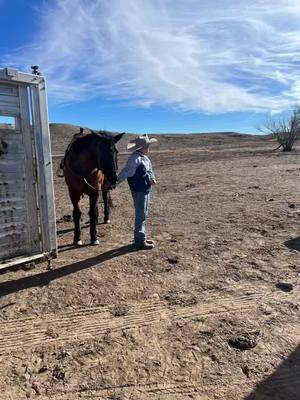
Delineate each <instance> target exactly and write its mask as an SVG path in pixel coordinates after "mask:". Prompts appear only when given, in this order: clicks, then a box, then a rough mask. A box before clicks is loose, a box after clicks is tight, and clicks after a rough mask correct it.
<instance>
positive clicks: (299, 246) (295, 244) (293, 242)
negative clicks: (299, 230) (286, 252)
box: [284, 236, 300, 251]
mask: <svg viewBox="0 0 300 400" xmlns="http://www.w3.org/2000/svg"><path fill="white" fill-rule="evenodd" d="M284 244H285V246H286V247H287V248H288V249H291V250H297V251H300V236H298V237H296V238H294V239H290V240H287V241H286V242H284Z"/></svg>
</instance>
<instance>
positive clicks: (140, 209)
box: [117, 134, 157, 250]
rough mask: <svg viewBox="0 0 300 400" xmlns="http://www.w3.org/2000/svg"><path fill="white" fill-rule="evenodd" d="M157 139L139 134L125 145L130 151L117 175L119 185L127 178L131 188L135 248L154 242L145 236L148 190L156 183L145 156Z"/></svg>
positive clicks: (144, 246)
mask: <svg viewBox="0 0 300 400" xmlns="http://www.w3.org/2000/svg"><path fill="white" fill-rule="evenodd" d="M155 142H157V139H154V138H151V139H150V138H149V137H148V135H146V134H145V135H141V136H138V137H137V138H135V139H134V140H132V141H131V142H129V143H128V145H127V150H130V151H132V154H131V155H130V156H129V158H128V160H127V163H126V165H125V167H124V168H123V169H122V171H121V172H120V174H119V176H118V183H117V185H120V183H122V182H123V181H124V180H125V179H127V181H128V184H129V188H130V190H131V194H132V198H133V205H134V209H135V224H134V246H135V248H136V249H137V250H151V249H153V247H154V242H153V241H152V240H149V239H147V237H146V219H147V216H148V211H149V202H150V192H151V190H152V186H154V185H156V179H155V176H154V172H153V169H152V164H151V161H150V159H149V157H148V156H147V154H148V152H149V146H150V145H151V144H152V143H155Z"/></svg>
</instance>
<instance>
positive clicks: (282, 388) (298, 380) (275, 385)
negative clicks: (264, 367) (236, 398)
mask: <svg viewBox="0 0 300 400" xmlns="http://www.w3.org/2000/svg"><path fill="white" fill-rule="evenodd" d="M299 399H300V345H298V346H297V347H296V349H295V350H294V351H293V352H292V353H291V354H290V356H289V357H288V358H287V359H286V360H284V361H283V362H282V363H281V364H280V365H279V366H278V368H277V369H276V371H275V372H274V373H273V374H272V375H270V376H268V377H267V378H266V379H265V380H264V381H263V382H261V383H259V384H258V385H257V387H256V388H255V390H254V391H253V392H252V393H251V394H250V395H249V396H248V397H246V398H245V399H244V400H299Z"/></svg>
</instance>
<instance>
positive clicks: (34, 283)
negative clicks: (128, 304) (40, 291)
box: [0, 245, 135, 297]
mask: <svg viewBox="0 0 300 400" xmlns="http://www.w3.org/2000/svg"><path fill="white" fill-rule="evenodd" d="M133 251H135V249H134V247H133V246H132V245H126V246H122V247H118V248H116V249H113V250H109V251H106V252H105V253H102V254H99V255H97V256H95V257H91V258H88V259H85V260H82V261H78V262H76V263H71V264H67V265H64V266H63V267H60V268H58V269H53V270H50V271H46V272H41V273H39V274H36V275H33V276H26V277H25V278H20V279H16V280H11V281H7V282H2V283H0V297H3V296H6V295H8V294H10V293H15V292H19V291H20V290H24V289H28V288H32V287H42V286H46V285H48V284H49V282H51V281H54V280H55V279H59V278H62V277H64V276H67V275H70V274H74V273H75V272H78V271H82V270H84V269H87V268H90V267H93V266H95V265H99V264H101V263H104V262H105V261H108V260H111V259H112V258H115V257H120V256H122V255H124V254H127V253H131V252H133Z"/></svg>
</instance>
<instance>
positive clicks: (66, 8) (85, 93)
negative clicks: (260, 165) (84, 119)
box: [5, 0, 300, 113]
mask: <svg viewBox="0 0 300 400" xmlns="http://www.w3.org/2000/svg"><path fill="white" fill-rule="evenodd" d="M41 14H42V15H41V23H40V32H38V33H37V34H36V41H35V43H29V44H27V46H26V48H24V49H21V50H19V51H17V52H16V53H14V54H8V55H6V56H5V63H6V64H10V65H12V64H14V65H17V66H18V67H23V68H24V67H25V66H26V68H28V65H30V64H32V63H37V64H38V65H40V69H41V70H42V72H43V73H44V74H45V75H46V76H47V79H48V92H49V94H50V96H51V97H52V98H53V99H55V100H56V101H59V102H73V101H81V100H85V99H89V98H92V97H104V98H118V99H120V100H123V101H127V102H134V103H135V104H138V105H140V106H141V107H149V106H151V105H153V104H155V105H157V104H159V105H167V106H171V107H178V108H180V109H183V110H189V111H190V110H191V111H200V112H205V113H221V112H228V111H252V112H256V111H268V110H269V111H274V110H275V111H280V110H285V109H288V108H289V107H291V106H293V105H294V104H295V103H296V102H298V99H299V97H300V80H299V64H300V61H299V60H300V24H299V22H300V3H299V0H277V1H276V2H274V1H273V0H253V1H247V0H239V1H238V0H210V1H209V0H202V1H200V0H185V1H182V0H126V1H124V0H109V1H107V0H57V1H55V2H52V3H51V5H49V3H48V5H47V6H46V7H45V8H43V9H42V10H41Z"/></svg>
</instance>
